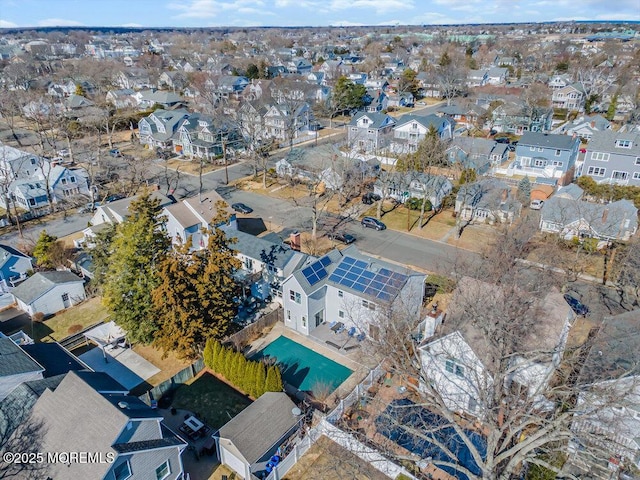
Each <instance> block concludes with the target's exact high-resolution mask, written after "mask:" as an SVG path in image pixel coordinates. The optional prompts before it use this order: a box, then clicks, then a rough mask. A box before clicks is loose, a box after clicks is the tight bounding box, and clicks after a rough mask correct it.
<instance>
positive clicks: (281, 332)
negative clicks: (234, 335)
mask: <svg viewBox="0 0 640 480" xmlns="http://www.w3.org/2000/svg"><path fill="white" fill-rule="evenodd" d="M280 336H284V337H286V338H288V339H290V340H293V341H294V342H296V343H299V344H300V345H302V346H304V347H306V348H308V349H309V350H312V351H314V352H316V353H318V354H320V355H322V356H325V357H327V358H329V359H331V360H333V361H334V362H336V363H339V364H340V365H344V366H345V367H347V368H348V369H350V370H352V371H353V373H352V374H351V375H350V376H349V377H348V378H347V379H346V380H345V381H344V382H342V384H341V385H340V386H339V387H338V388H337V389H336V390H335V391H334V392H333V393H332V394H331V395H330V396H329V398H327V400H326V401H325V403H326V404H327V405H329V406H330V407H332V406H333V404H334V402H336V401H337V400H338V399H339V398H343V397H345V396H346V395H348V394H349V392H351V390H353V389H354V388H355V386H356V385H357V384H358V383H360V382H361V381H362V379H363V378H364V377H365V376H366V375H367V374H368V373H369V371H370V370H371V369H372V368H374V367H375V366H376V364H375V360H373V359H372V360H371V364H365V363H362V362H363V361H365V362H366V360H367V359H365V358H363V355H362V349H360V348H357V349H354V350H352V351H349V352H344V353H343V352H342V351H338V350H336V349H335V348H332V347H330V346H329V345H325V344H324V343H322V341H321V340H319V339H317V338H314V337H312V336H306V335H301V334H299V333H298V332H295V331H293V330H291V329H289V328H287V327H285V326H284V324H283V323H281V322H278V323H276V324H275V325H274V327H273V328H272V329H271V331H270V332H269V333H268V334H267V336H265V337H263V338H260V339H258V340H256V341H255V342H254V343H253V344H252V345H251V350H249V352H248V356H251V355H252V354H253V353H256V352H257V351H259V350H262V349H263V348H264V347H266V346H267V345H268V344H270V343H271V342H273V341H274V340H275V339H276V338H278V337H280ZM365 341H366V340H365ZM356 359H357V360H356Z"/></svg>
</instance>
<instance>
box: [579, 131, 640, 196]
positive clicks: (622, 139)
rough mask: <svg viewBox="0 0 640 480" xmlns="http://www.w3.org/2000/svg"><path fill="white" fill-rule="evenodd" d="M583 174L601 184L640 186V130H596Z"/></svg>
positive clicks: (589, 146) (590, 143) (588, 149)
mask: <svg viewBox="0 0 640 480" xmlns="http://www.w3.org/2000/svg"><path fill="white" fill-rule="evenodd" d="M582 175H588V176H590V177H591V178H593V179H594V180H595V181H596V182H598V183H613V184H617V185H633V186H640V132H639V131H638V130H632V131H630V132H615V131H612V130H606V131H602V132H594V134H593V137H591V140H590V141H589V145H588V146H587V153H586V154H585V156H584V165H583V167H582Z"/></svg>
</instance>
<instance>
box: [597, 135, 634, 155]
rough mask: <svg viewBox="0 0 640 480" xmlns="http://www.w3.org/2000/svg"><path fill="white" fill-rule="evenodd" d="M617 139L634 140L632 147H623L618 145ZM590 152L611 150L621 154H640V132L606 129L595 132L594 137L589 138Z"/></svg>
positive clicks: (610, 151)
mask: <svg viewBox="0 0 640 480" xmlns="http://www.w3.org/2000/svg"><path fill="white" fill-rule="evenodd" d="M616 140H630V141H631V142H633V145H632V147H631V148H622V147H617V146H616ZM587 150H588V151H589V152H609V153H614V152H615V153H617V154H619V155H630V156H639V155H640V133H638V132H636V131H631V132H614V131H611V130H605V131H603V132H593V137H591V140H589V146H588V147H587Z"/></svg>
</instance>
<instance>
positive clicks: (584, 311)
mask: <svg viewBox="0 0 640 480" xmlns="http://www.w3.org/2000/svg"><path fill="white" fill-rule="evenodd" d="M564 299H565V300H566V301H567V303H568V304H569V306H570V307H571V310H573V311H574V312H575V313H576V315H582V316H583V317H586V316H587V315H588V314H589V307H587V306H586V305H585V304H584V303H581V302H580V300H578V299H577V298H575V297H572V296H571V295H569V294H568V293H565V295H564Z"/></svg>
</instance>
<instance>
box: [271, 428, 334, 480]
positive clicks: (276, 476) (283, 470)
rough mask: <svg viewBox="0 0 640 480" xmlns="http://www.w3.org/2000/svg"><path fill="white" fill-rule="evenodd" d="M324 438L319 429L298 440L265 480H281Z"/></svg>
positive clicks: (310, 430) (312, 430)
mask: <svg viewBox="0 0 640 480" xmlns="http://www.w3.org/2000/svg"><path fill="white" fill-rule="evenodd" d="M321 436H322V432H321V431H320V429H319V428H318V427H314V428H311V429H309V431H308V432H307V434H306V435H305V436H304V437H302V438H300V439H298V440H297V441H296V442H295V443H294V444H293V447H292V448H291V451H290V452H289V453H288V454H287V456H285V457H284V458H283V459H282V461H281V462H280V463H278V465H276V466H275V467H274V469H273V470H272V471H271V473H270V474H269V475H268V476H267V477H266V478H265V480H280V479H282V478H284V476H285V475H286V474H287V473H288V472H289V470H291V469H292V468H293V466H294V465H295V464H296V463H298V460H300V458H301V457H302V456H303V455H304V454H305V453H307V450H309V449H310V448H311V446H312V445H313V444H314V443H316V441H317V440H318V439H319V438H320V437H321Z"/></svg>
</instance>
